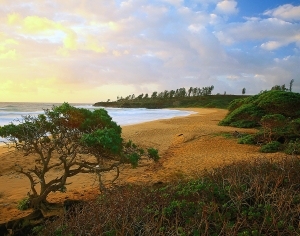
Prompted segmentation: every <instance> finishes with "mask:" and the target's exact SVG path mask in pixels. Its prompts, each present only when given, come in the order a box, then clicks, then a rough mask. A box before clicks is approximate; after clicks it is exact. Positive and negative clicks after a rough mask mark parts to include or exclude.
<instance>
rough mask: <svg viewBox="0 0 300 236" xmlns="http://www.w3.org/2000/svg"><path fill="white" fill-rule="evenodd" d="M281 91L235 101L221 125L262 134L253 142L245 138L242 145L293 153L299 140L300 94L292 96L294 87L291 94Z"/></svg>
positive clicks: (264, 92)
mask: <svg viewBox="0 0 300 236" xmlns="http://www.w3.org/2000/svg"><path fill="white" fill-rule="evenodd" d="M274 87H276V86H274ZM274 87H273V88H274ZM279 87H280V88H281V89H272V90H270V91H263V92H261V93H260V94H258V95H255V96H252V97H247V98H244V99H236V100H233V101H232V102H231V103H230V104H229V107H228V110H229V113H228V114H227V116H226V117H225V118H224V119H223V120H222V121H221V122H220V123H219V124H220V125H228V126H234V127H241V128H253V127H256V128H258V129H259V132H258V133H257V134H255V135H253V136H252V138H250V137H247V140H245V139H246V137H245V138H242V139H240V140H239V143H247V144H251V143H260V144H263V145H264V146H262V148H261V151H262V152H276V151H278V150H280V148H281V146H282V145H281V144H283V146H284V147H283V149H285V148H288V149H291V145H292V144H293V143H294V142H295V141H296V140H297V138H300V109H298V108H299V107H300V94H299V93H293V92H290V90H291V87H290V90H287V89H285V88H284V89H283V87H284V86H279ZM279 87H278V88H279ZM294 146H295V145H294ZM296 149H297V148H296ZM286 153H291V151H288V150H287V151H286Z"/></svg>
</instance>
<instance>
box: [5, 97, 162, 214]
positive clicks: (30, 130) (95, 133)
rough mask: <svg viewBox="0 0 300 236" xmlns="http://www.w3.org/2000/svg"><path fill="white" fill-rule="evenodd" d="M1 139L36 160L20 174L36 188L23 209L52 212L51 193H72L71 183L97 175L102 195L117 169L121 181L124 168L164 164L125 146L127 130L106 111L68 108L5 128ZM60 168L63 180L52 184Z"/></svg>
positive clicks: (150, 154) (155, 155)
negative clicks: (105, 179)
mask: <svg viewBox="0 0 300 236" xmlns="http://www.w3.org/2000/svg"><path fill="white" fill-rule="evenodd" d="M0 136H1V137H5V138H6V139H8V140H9V142H8V143H7V145H8V146H9V148H15V149H16V150H19V151H22V152H23V153H24V158H26V156H28V155H29V154H35V156H36V160H35V163H32V167H31V168H29V169H24V168H23V167H22V166H18V170H17V171H18V172H19V173H21V174H23V175H25V176H26V177H27V178H28V179H29V181H30V189H31V192H30V193H29V195H28V199H27V198H26V200H24V201H22V202H21V203H20V204H19V205H20V208H24V207H23V206H27V205H29V207H32V208H35V209H41V208H47V206H48V204H47V200H46V198H47V196H48V194H49V193H50V192H56V191H61V192H64V191H66V185H67V179H68V178H69V177H71V176H74V175H77V174H79V173H96V174H97V175H98V179H99V187H100V191H102V190H103V185H102V182H101V173H102V172H107V171H112V170H115V171H116V176H115V179H114V180H116V179H117V178H118V176H119V166H120V165H121V164H123V163H131V164H132V165H133V166H137V163H138V161H139V160H140V159H141V158H142V157H148V158H152V159H154V160H158V153H157V151H156V150H155V149H153V148H150V149H149V150H148V152H145V151H144V150H143V149H141V148H139V147H137V146H136V145H135V144H134V143H132V142H131V141H129V142H127V143H125V142H124V141H123V139H122V138H121V127H120V126H118V125H117V124H116V123H115V122H114V121H112V119H111V117H110V116H109V115H108V113H107V111H106V110H104V109H97V110H95V111H90V110H87V109H80V108H75V107H72V106H70V105H69V104H68V103H64V104H62V105H61V106H58V107H53V108H52V109H51V110H50V109H48V110H45V112H44V114H41V115H38V116H30V115H29V116H24V117H23V119H22V120H19V121H18V124H14V123H11V124H9V125H5V126H3V127H0ZM57 168H59V169H60V170H61V171H60V172H57V175H58V176H57V177H56V178H54V179H46V175H47V173H48V172H49V171H51V170H53V169H57ZM114 180H113V181H114Z"/></svg>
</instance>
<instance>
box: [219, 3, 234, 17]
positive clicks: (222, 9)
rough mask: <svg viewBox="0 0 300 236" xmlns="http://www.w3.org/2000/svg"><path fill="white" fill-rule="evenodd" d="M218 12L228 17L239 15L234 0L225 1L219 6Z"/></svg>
mask: <svg viewBox="0 0 300 236" xmlns="http://www.w3.org/2000/svg"><path fill="white" fill-rule="evenodd" d="M216 11H217V12H219V13H222V14H226V15H230V14H236V13H238V8H237V2H236V1H234V0H223V1H221V2H219V3H218V4H217V6H216Z"/></svg>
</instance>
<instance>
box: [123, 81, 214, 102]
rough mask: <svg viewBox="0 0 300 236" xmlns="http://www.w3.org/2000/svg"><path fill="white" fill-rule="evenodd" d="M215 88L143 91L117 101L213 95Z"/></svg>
mask: <svg viewBox="0 0 300 236" xmlns="http://www.w3.org/2000/svg"><path fill="white" fill-rule="evenodd" d="M213 90H214V86H213V85H212V86H209V87H203V88H197V87H195V88H193V87H190V88H189V89H188V90H186V88H179V89H176V90H170V91H168V90H165V91H163V92H160V93H158V92H156V91H155V92H153V93H152V94H151V96H149V94H148V93H145V94H144V93H142V94H139V95H138V96H135V95H134V94H132V95H128V96H127V97H125V98H123V97H117V101H122V100H141V99H149V98H151V99H156V98H183V97H198V96H205V95H211V92H212V91H213Z"/></svg>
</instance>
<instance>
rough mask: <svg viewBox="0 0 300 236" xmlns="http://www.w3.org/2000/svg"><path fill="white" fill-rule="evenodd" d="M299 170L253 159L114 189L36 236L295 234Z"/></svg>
mask: <svg viewBox="0 0 300 236" xmlns="http://www.w3.org/2000/svg"><path fill="white" fill-rule="evenodd" d="M299 169H300V160H299V159H297V158H294V157H291V158H289V159H287V158H284V159H282V160H277V161H276V162H275V161H272V160H266V159H255V160H253V161H251V162H249V161H242V162H239V163H235V164H232V165H228V166H224V167H221V168H216V169H214V170H213V171H211V172H208V171H207V172H205V173H203V175H201V178H198V179H194V180H189V181H180V182H173V183H168V184H162V185H159V186H158V185H155V186H152V187H151V186H134V185H130V186H120V187H117V188H115V189H112V190H110V191H108V192H106V193H105V195H101V198H100V199H98V201H92V202H87V203H86V204H84V205H83V206H80V207H78V208H77V209H73V210H72V213H70V214H68V213H67V214H66V215H64V216H61V217H59V218H57V219H55V220H54V221H50V220H49V221H48V222H47V223H46V225H45V228H44V229H43V232H41V235H45V236H46V235H58V229H59V233H60V234H59V235H81V234H82V232H84V234H86V235H145V236H147V235H299V233H300V228H299V225H298V224H299V214H300V208H299V204H300V194H299V181H300V175H299ZM75 212H76V214H74V213H75Z"/></svg>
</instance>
